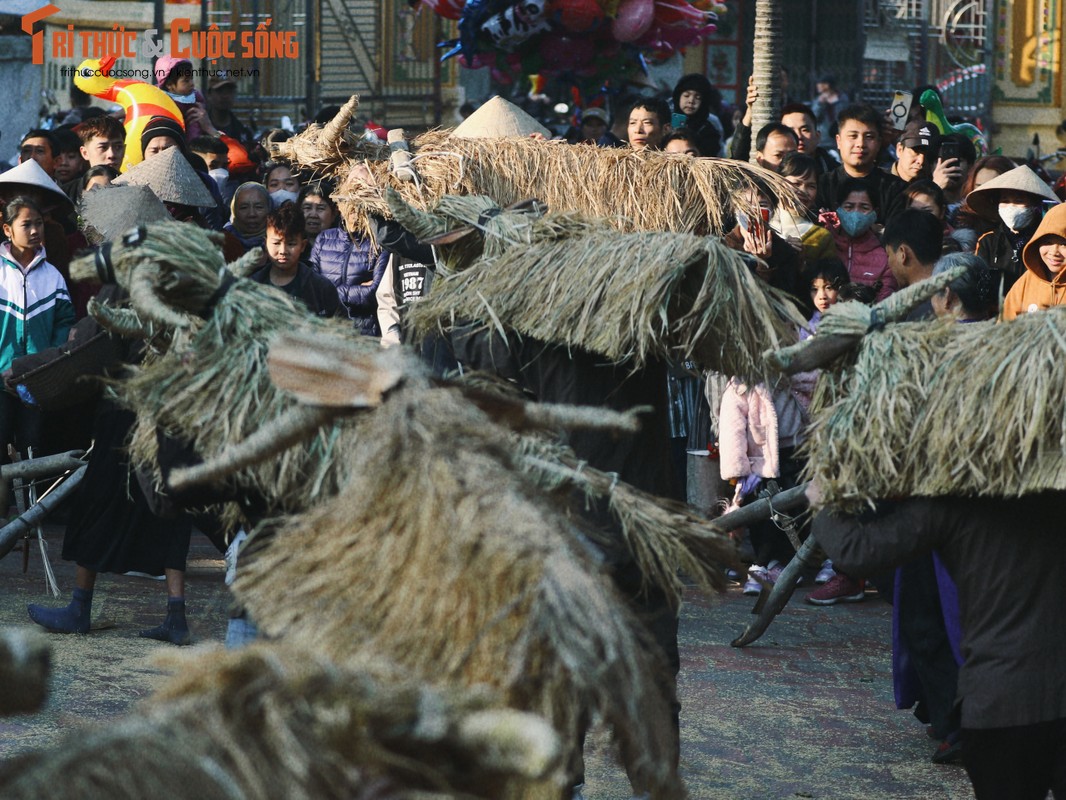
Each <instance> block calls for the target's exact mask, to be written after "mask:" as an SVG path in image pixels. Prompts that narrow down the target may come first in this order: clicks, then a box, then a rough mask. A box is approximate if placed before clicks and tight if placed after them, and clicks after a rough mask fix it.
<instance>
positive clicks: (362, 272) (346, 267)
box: [311, 228, 389, 336]
mask: <svg viewBox="0 0 1066 800" xmlns="http://www.w3.org/2000/svg"><path fill="white" fill-rule="evenodd" d="M388 261H389V254H388V253H387V252H386V251H384V250H378V251H376V252H375V249H374V246H373V245H372V244H371V242H370V240H369V239H366V238H361V239H359V240H358V241H357V240H356V239H354V238H353V237H352V236H351V234H349V233H348V232H347V231H346V230H344V229H342V228H330V229H329V230H325V231H322V233H320V234H318V236H317V237H315V245H314V247H313V248H312V249H311V263H312V264H313V265H314V268H315V269H316V270H317V271H318V272H319V273H320V274H321V275H323V276H324V277H326V278H328V279H329V281H330V283H332V284H333V285H334V286H336V287H337V293H338V294H339V295H340V300H341V305H342V306H343V307H344V309H345V310H346V311H347V312H348V317H349V319H351V320H352V321H353V322H354V323H355V329H356V330H357V331H359V332H360V333H362V334H364V335H367V336H380V335H381V328H379V327H378V321H377V317H376V313H375V312H376V309H377V301H376V300H375V298H374V295H375V294H376V293H377V290H378V285H379V284H380V283H381V278H382V276H383V275H384V274H385V267H386V265H387V264H388Z"/></svg>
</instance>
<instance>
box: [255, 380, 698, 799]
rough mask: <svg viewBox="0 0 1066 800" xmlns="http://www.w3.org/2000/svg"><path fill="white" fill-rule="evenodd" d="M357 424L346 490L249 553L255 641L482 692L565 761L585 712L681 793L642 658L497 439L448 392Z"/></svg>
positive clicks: (596, 578)
mask: <svg viewBox="0 0 1066 800" xmlns="http://www.w3.org/2000/svg"><path fill="white" fill-rule="evenodd" d="M359 426H360V429H359V433H360V434H361V435H358V436H355V437H353V439H352V440H351V441H350V442H346V446H345V450H344V454H345V457H346V458H347V459H348V460H349V461H351V462H352V463H354V464H358V465H359V469H358V472H359V474H358V480H355V479H354V476H353V480H352V482H351V483H350V484H349V485H348V486H346V487H345V488H344V489H343V490H341V491H340V492H339V493H338V494H337V495H336V496H335V497H334V498H333V499H332V500H331V502H329V503H328V504H325V505H322V506H319V507H316V508H314V509H312V510H311V511H309V512H308V513H306V514H304V515H302V516H300V517H298V518H295V519H292V520H291V521H290V522H288V523H287V524H285V525H283V526H282V527H281V529H280V530H279V531H278V532H277V533H276V534H275V535H274V536H273V537H271V538H270V539H268V540H267V541H266V542H265V543H261V542H259V540H258V539H257V540H256V542H255V544H254V545H253V547H252V548H250V549H249V550H248V551H247V553H248V560H247V562H246V563H245V564H242V573H241V574H240V575H238V578H237V582H236V583H235V585H234V591H235V592H236V593H237V595H238V597H239V598H240V599H241V600H242V602H244V603H245V604H246V605H247V606H248V608H249V610H250V612H251V614H252V616H253V617H254V618H255V619H256V620H257V622H258V623H259V624H260V626H261V627H262V629H263V630H264V631H265V632H266V633H267V634H268V635H274V636H283V637H284V639H285V641H286V642H288V643H291V644H293V645H295V646H297V647H299V648H302V649H306V650H307V651H310V652H316V653H322V654H324V655H326V656H328V657H330V658H331V659H333V660H335V661H336V662H337V663H340V664H345V663H348V662H349V661H350V660H351V659H353V658H359V657H360V654H361V653H366V652H372V653H381V654H384V655H385V656H387V657H388V658H389V659H390V660H394V661H395V662H396V663H398V664H399V665H400V666H401V668H403V669H404V670H406V671H407V672H408V674H411V675H413V676H417V677H418V678H420V679H423V680H426V681H432V682H436V681H444V682H458V683H461V684H464V685H476V684H480V683H486V684H488V685H490V686H493V687H495V688H497V689H498V690H499V691H500V692H501V694H502V695H503V698H504V702H505V703H506V704H507V705H508V706H510V707H513V708H518V709H521V710H527V711H532V712H534V713H538V714H542V715H544V716H545V717H546V718H547V719H549V720H550V721H551V723H552V725H553V726H554V727H555V729H556V730H557V731H559V732H560V733H562V734H564V735H565V736H567V740H566V742H565V747H566V748H567V753H568V755H569V756H571V757H573V756H575V755H576V753H577V752H579V749H578V742H577V740H576V738H574V739H571V738H569V737H570V736H571V735H572V734H574V733H575V732H576V731H577V730H578V729H579V726H580V725H581V724H582V723H583V722H584V721H587V719H589V718H590V716H597V715H601V716H602V717H603V718H604V719H605V720H606V722H607V723H608V724H609V725H610V726H611V727H612V729H613V731H614V733H615V735H616V737H617V738H618V739H619V741H620V743H621V744H622V752H623V754H624V757H625V758H626V765H627V768H628V769H629V771H630V774H632V775H634V776H635V779H636V780H637V781H638V783H639V784H641V785H644V786H646V787H648V789H649V790H650V791H652V792H653V795H654V796H656V797H681V796H683V794H684V791H683V788H682V787H681V784H680V780H679V778H678V777H677V775H676V772H674V770H673V768H672V766H671V763H672V762H671V759H670V757H669V755H668V752H667V750H666V749H664V748H668V745H667V742H668V741H669V734H668V730H669V725H670V722H669V694H668V693H667V691H666V689H665V687H664V685H663V684H662V683H661V682H660V680H659V677H658V676H659V675H661V672H660V670H661V669H662V665H661V664H660V662H659V660H658V653H657V649H656V648H655V647H654V645H651V643H650V642H649V641H648V640H647V638H646V637H647V632H646V631H645V630H644V629H643V626H642V625H641V624H640V623H638V622H636V620H635V619H634V618H633V617H632V616H631V614H630V612H628V611H627V610H626V606H625V603H624V601H623V600H622V598H621V597H619V596H618V595H617V593H616V591H615V589H614V588H613V586H612V584H611V582H610V581H609V579H608V578H607V577H606V576H605V575H603V574H601V573H600V572H599V570H598V568H597V566H596V565H595V563H594V561H593V560H592V556H591V555H590V553H589V552H588V551H587V550H586V549H585V548H584V547H582V546H581V544H580V538H578V537H576V536H575V531H574V530H573V528H572V527H571V525H570V523H569V522H568V521H567V519H566V516H565V515H563V514H561V513H559V512H558V511H555V510H554V508H553V505H554V504H553V503H552V502H551V501H549V499H548V497H547V496H546V495H544V494H543V493H537V492H534V491H533V490H532V488H531V486H530V485H529V483H528V481H527V480H526V479H524V478H523V476H522V474H521V470H520V467H519V465H518V464H517V463H516V462H515V460H514V457H513V456H512V455H511V453H510V451H509V448H508V447H507V445H506V442H507V439H508V435H507V433H506V432H505V431H504V430H503V429H500V428H496V427H495V426H494V425H493V424H492V423H491V422H489V421H488V420H487V419H486V417H485V416H484V415H483V414H482V413H481V412H480V411H478V410H477V409H475V408H474V407H473V406H472V405H470V404H469V403H467V402H466V401H465V400H464V399H463V398H462V395H461V394H460V393H458V392H454V391H446V390H432V391H425V390H419V389H418V388H417V387H415V386H405V387H403V388H401V389H400V390H398V391H397V392H395V393H393V394H392V395H390V397H389V399H388V401H387V402H386V403H385V404H383V405H382V406H381V407H380V408H378V409H375V410H374V411H372V412H370V413H369V414H367V415H364V416H362V417H360V421H359ZM356 575H363V576H372V579H369V577H368V578H367V579H353V576H356ZM278 586H285V587H286V590H285V591H284V592H279V591H278ZM557 792H558V790H557V789H556V794H554V795H553V794H551V793H548V794H544V795H538V796H543V797H546V798H547V797H557V796H558V793H557ZM525 796H529V797H532V796H533V795H525Z"/></svg>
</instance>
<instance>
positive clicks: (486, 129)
mask: <svg viewBox="0 0 1066 800" xmlns="http://www.w3.org/2000/svg"><path fill="white" fill-rule="evenodd" d="M531 134H540V135H541V136H543V137H544V138H545V139H550V138H551V135H552V133H551V131H549V130H548V129H547V128H545V127H544V126H543V125H541V124H540V123H539V122H537V121H536V120H535V119H533V117H531V116H530V115H529V114H527V113H526V112H525V111H523V110H522V109H521V108H519V107H518V106H516V105H515V104H514V103H511V102H508V101H507V100H504V99H503V98H502V97H500V96H499V95H494V96H493V97H492V99H491V100H488V101H486V102H485V103H482V105H481V106H480V107H479V108H478V109H477V110H476V111H474V113H473V114H471V115H470V116H469V117H467V118H466V119H464V120H463V121H462V122H461V123H460V124H459V127H457V128H456V129H455V130H454V131H452V136H458V137H460V138H462V139H506V138H509V137H512V136H530V135H531Z"/></svg>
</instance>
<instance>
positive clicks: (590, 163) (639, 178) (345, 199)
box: [277, 130, 795, 235]
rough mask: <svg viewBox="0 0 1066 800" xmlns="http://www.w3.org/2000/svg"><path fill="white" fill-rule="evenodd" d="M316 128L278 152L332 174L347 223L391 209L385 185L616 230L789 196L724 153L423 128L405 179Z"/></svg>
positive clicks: (420, 201)
mask: <svg viewBox="0 0 1066 800" xmlns="http://www.w3.org/2000/svg"><path fill="white" fill-rule="evenodd" d="M318 137H319V134H318V132H317V131H311V130H309V131H308V132H307V133H303V134H299V135H297V136H294V137H293V138H291V139H289V140H288V141H287V142H282V143H280V144H279V145H278V149H277V152H278V154H279V155H280V156H282V157H284V158H286V159H288V160H290V161H292V162H293V163H295V164H297V165H298V166H300V167H305V168H309V169H313V170H315V171H318V172H329V173H330V174H331V175H332V176H333V177H335V178H336V179H337V181H338V183H339V184H340V185H339V188H338V190H337V192H336V193H335V194H334V196H333V197H334V199H335V200H336V201H337V202H338V205H339V206H340V208H341V211H342V213H343V214H344V217H345V220H346V222H347V224H348V229H349V230H352V231H366V232H370V231H371V230H373V226H372V225H369V224H368V217H369V215H370V214H380V215H383V216H385V217H388V216H389V215H390V212H389V208H388V205H387V204H386V202H385V194H384V193H385V189H386V188H390V187H391V188H392V189H394V190H396V191H397V192H399V193H400V194H401V196H402V197H403V198H404V200H405V201H406V202H407V203H408V204H410V205H412V206H414V207H415V208H419V209H423V210H424V209H427V208H431V207H433V206H435V205H436V204H437V203H438V202H439V201H440V199H441V198H442V197H443V196H444V195H448V194H460V195H465V194H481V195H487V196H489V197H491V198H492V199H493V200H495V201H496V202H497V203H498V204H499V205H501V206H506V205H510V204H512V203H516V202H519V201H521V200H526V199H529V198H537V199H538V200H541V201H543V202H545V203H547V205H548V206H549V207H550V208H552V209H554V210H556V211H580V212H582V213H584V214H588V215H590V216H594V217H603V218H606V219H610V220H611V221H612V223H613V224H615V225H617V227H618V228H619V229H620V230H623V231H648V230H652V231H665V230H671V231H678V232H685V233H694V234H701V235H703V234H708V233H710V234H722V233H724V232H725V227H726V225H727V222H728V221H729V220H730V219H731V218H732V213H731V212H732V208H733V202H734V200H733V199H734V197H735V196H736V195H738V194H740V193H742V192H743V191H744V190H746V189H757V190H763V191H769V193H770V194H772V195H775V196H777V197H778V198H780V199H782V200H783V201H784V202H786V203H789V204H794V203H795V199H794V197H795V196H794V193H793V191H792V189H791V187H789V185H788V183H787V182H786V181H784V180H783V179H782V178H781V177H780V176H778V175H776V174H774V173H772V172H770V171H769V170H765V169H762V168H761V167H757V166H752V165H750V164H747V163H744V162H740V161H733V160H730V159H716V158H699V159H690V158H680V157H677V156H674V155H672V154H668V153H660V152H655V151H647V150H645V151H636V150H631V149H629V148H613V147H596V146H594V145H583V144H579V145H571V144H567V143H566V142H560V141H541V140H535V139H520V138H507V139H464V138H460V137H454V136H451V135H450V131H430V132H429V133H425V134H423V135H421V136H419V137H417V138H415V139H413V140H411V141H410V142H409V143H408V147H409V149H410V151H411V152H412V153H413V154H414V158H415V160H416V161H417V168H418V174H419V175H420V176H421V180H420V181H419V182H418V183H411V182H407V181H403V180H401V179H400V178H398V177H397V176H394V175H392V174H390V173H389V169H388V150H387V148H384V149H380V150H377V151H371V150H370V149H369V148H367V147H360V148H354V147H353V148H350V149H349V150H347V151H346V157H347V158H348V163H347V164H345V163H344V162H343V161H342V160H341V159H340V158H338V153H337V151H336V148H335V147H333V146H322V145H321V144H320V143H319V141H318ZM354 164H365V165H366V167H367V168H368V169H369V170H370V172H371V174H372V178H371V181H370V182H369V183H368V182H367V181H366V180H364V177H363V176H362V175H361V174H359V173H357V172H355V171H352V169H351V167H352V165H354Z"/></svg>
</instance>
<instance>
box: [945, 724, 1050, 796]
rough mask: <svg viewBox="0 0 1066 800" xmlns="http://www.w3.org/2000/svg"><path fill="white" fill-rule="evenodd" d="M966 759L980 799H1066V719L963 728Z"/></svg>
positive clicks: (963, 753)
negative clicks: (1011, 725)
mask: <svg viewBox="0 0 1066 800" xmlns="http://www.w3.org/2000/svg"><path fill="white" fill-rule="evenodd" d="M962 758H963V762H964V763H965V765H966V772H967V773H969V775H970V782H971V783H973V793H974V796H975V797H976V798H977V800H1044V798H1045V797H1047V793H1048V790H1049V789H1050V790H1051V791H1052V792H1053V793H1054V795H1055V800H1066V719H1057V720H1054V721H1053V722H1038V723H1036V724H1034V725H1019V726H1016V727H1011V728H986V729H977V728H963V729H962Z"/></svg>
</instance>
